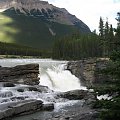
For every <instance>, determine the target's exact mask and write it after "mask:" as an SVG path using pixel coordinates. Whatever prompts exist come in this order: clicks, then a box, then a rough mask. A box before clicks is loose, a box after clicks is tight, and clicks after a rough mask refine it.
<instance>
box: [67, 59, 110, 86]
mask: <svg viewBox="0 0 120 120" xmlns="http://www.w3.org/2000/svg"><path fill="white" fill-rule="evenodd" d="M108 64H109V62H108V59H86V60H79V61H70V62H68V64H67V70H70V71H71V73H72V74H74V75H75V76H76V77H78V78H79V79H80V80H81V83H82V84H83V85H85V86H88V87H90V86H92V85H94V84H101V83H103V82H105V81H107V80H108V79H110V77H109V76H107V75H103V74H101V73H100V71H101V70H103V69H104V68H106V67H107V66H108Z"/></svg>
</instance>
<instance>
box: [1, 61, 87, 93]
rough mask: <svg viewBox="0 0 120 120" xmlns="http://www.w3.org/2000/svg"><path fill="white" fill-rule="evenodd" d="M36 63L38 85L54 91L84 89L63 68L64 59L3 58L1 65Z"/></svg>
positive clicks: (77, 80)
mask: <svg viewBox="0 0 120 120" xmlns="http://www.w3.org/2000/svg"><path fill="white" fill-rule="evenodd" d="M29 63H38V64H39V65H40V76H39V77H40V85H44V86H48V87H49V88H50V89H52V90H55V91H62V92H63V91H69V90H75V89H86V87H83V86H81V84H80V80H79V79H78V78H77V77H75V76H74V75H72V74H71V72H70V71H68V70H65V69H64V68H65V65H66V63H67V62H66V61H54V60H51V59H3V60H0V65H2V66H7V67H8V66H10V67H11V66H16V65H20V64H29Z"/></svg>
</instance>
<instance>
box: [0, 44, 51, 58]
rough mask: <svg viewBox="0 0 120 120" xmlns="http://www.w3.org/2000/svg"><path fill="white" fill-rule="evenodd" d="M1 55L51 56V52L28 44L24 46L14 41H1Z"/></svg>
mask: <svg viewBox="0 0 120 120" xmlns="http://www.w3.org/2000/svg"><path fill="white" fill-rule="evenodd" d="M0 55H20V56H38V57H50V56H51V52H48V51H47V50H40V49H36V48H32V47H28V46H22V45H18V44H14V43H3V42H0Z"/></svg>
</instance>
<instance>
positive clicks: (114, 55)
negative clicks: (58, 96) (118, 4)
mask: <svg viewBox="0 0 120 120" xmlns="http://www.w3.org/2000/svg"><path fill="white" fill-rule="evenodd" d="M118 15H119V17H118V18H120V14H118ZM117 21H118V26H117V28H116V29H115V32H116V33H115V36H113V35H112V34H113V33H112V32H113V30H112V27H111V30H110V31H111V34H108V37H110V36H111V35H112V37H113V40H114V41H113V43H112V44H113V46H114V47H113V52H112V51H110V54H111V55H110V61H111V64H110V65H109V66H108V67H107V68H106V69H104V70H103V71H102V74H107V75H109V76H111V80H110V81H109V84H107V85H102V87H97V88H95V91H96V93H98V95H103V94H108V95H109V96H111V97H112V98H111V99H110V100H98V101H97V102H96V103H95V104H94V105H93V107H94V108H102V112H101V114H100V117H101V119H102V120H120V44H119V43H120V20H119V19H117ZM105 40H107V39H105Z"/></svg>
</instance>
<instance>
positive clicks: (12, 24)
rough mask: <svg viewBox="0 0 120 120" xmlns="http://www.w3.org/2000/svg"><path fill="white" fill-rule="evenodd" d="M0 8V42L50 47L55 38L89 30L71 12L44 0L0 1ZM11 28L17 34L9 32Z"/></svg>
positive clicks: (88, 31)
mask: <svg viewBox="0 0 120 120" xmlns="http://www.w3.org/2000/svg"><path fill="white" fill-rule="evenodd" d="M0 11H1V13H0V20H1V21H2V22H1V23H0V27H1V30H3V32H2V31H0V35H2V37H1V36H0V41H3V42H11V41H12V42H15V43H17V44H23V45H28V46H32V47H37V48H41V47H43V46H46V47H50V46H51V45H52V44H53V41H54V39H55V38H59V37H63V36H66V35H70V34H73V33H75V32H78V31H80V32H81V33H90V29H89V27H88V26H87V25H86V24H85V23H83V22H82V21H81V20H79V19H78V18H76V16H75V15H71V14H70V13H69V12H68V11H67V10H66V9H65V8H58V7H56V6H54V5H52V4H49V3H48V2H47V1H40V0H0ZM2 19H4V20H2ZM6 21H7V22H6ZM2 23H3V24H2ZM8 27H9V29H10V30H9V29H8ZM6 28H7V29H6ZM11 31H17V34H15V32H14V33H13V32H12V33H11ZM6 35H9V36H8V37H9V38H11V39H9V38H8V37H6ZM4 36H5V37H4ZM3 39H4V40H3ZM38 44H40V47H39V46H38ZM46 44H48V45H46Z"/></svg>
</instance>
